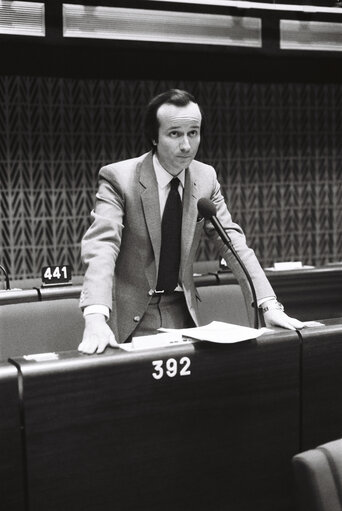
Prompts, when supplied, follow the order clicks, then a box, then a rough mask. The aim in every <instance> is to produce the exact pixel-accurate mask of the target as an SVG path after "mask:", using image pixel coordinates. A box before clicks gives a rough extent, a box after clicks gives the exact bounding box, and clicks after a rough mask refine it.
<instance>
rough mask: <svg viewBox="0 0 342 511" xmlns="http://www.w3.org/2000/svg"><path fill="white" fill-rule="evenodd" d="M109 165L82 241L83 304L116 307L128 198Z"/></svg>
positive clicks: (103, 170)
mask: <svg viewBox="0 0 342 511" xmlns="http://www.w3.org/2000/svg"><path fill="white" fill-rule="evenodd" d="M110 176H111V174H110V172H108V170H107V168H106V167H104V168H102V169H101V170H100V174H99V185H98V191H97V193H96V203H95V208H94V210H93V211H92V212H91V218H92V223H91V226H90V227H89V229H88V230H87V232H86V233H85V235H84V237H83V239H82V242H81V256H82V262H83V264H84V268H85V276H84V283H83V288H82V292H81V298H80V307H82V308H84V307H86V306H88V305H106V306H107V307H108V308H109V309H110V310H111V309H112V295H113V281H114V272H115V263H116V260H117V257H118V254H119V251H120V245H121V236H122V229H123V218H124V197H123V193H122V192H121V190H120V188H119V185H118V184H117V183H115V181H114V179H111V178H110Z"/></svg>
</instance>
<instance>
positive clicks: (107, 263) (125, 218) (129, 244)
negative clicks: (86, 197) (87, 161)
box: [80, 153, 274, 342]
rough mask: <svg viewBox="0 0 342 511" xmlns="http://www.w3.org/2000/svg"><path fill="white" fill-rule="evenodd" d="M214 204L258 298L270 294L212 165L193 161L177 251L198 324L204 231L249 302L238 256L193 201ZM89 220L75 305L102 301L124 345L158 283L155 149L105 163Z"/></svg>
mask: <svg viewBox="0 0 342 511" xmlns="http://www.w3.org/2000/svg"><path fill="white" fill-rule="evenodd" d="M202 197H205V198H207V199H209V200H211V201H213V202H214V204H215V205H216V209H217V217H218V219H219V220H220V221H221V223H222V225H223V227H224V228H225V229H227V232H228V233H229V236H230V238H231V240H232V242H233V245H234V247H235V249H236V250H237V252H238V253H239V255H240V257H241V259H242V261H243V262H244V264H245V266H246V267H247V269H248V271H249V273H250V275H251V277H252V280H253V283H254V286H255V289H256V295H257V298H258V300H260V299H262V298H266V297H269V296H274V291H273V289H272V287H271V285H270V284H269V282H268V280H267V278H266V276H265V274H264V272H263V270H262V268H261V267H260V265H259V262H258V260H257V258H256V256H255V254H254V252H253V250H252V249H250V248H248V246H247V244H246V240H245V236H244V234H243V232H242V230H241V228H240V227H239V226H238V225H237V224H235V223H233V221H232V218H231V215H230V213H229V211H228V209H227V206H226V204H225V201H224V198H223V196H222V194H221V191H220V185H219V183H218V181H217V177H216V172H215V170H214V169H213V167H211V166H209V165H206V164H204V163H201V162H198V161H196V160H194V161H193V162H192V163H191V164H190V166H189V168H188V169H186V177H185V185H184V193H183V220H182V249H181V264H180V272H179V282H180V284H181V285H182V287H183V290H184V295H185V299H186V303H187V306H188V309H189V312H190V314H191V316H192V318H193V320H194V321H195V323H196V324H199V319H198V305H197V299H198V297H197V296H196V289H195V285H194V280H193V262H194V259H195V255H196V251H197V248H198V245H199V242H200V238H201V233H202V231H203V228H204V229H205V231H206V233H207V235H208V236H210V237H211V238H212V239H213V240H214V241H215V242H216V244H217V246H218V248H219V253H220V255H221V256H222V257H224V258H225V260H226V261H227V264H228V266H229V267H230V268H231V270H232V271H233V273H234V274H235V276H236V278H237V279H238V281H239V283H240V284H241V286H242V289H243V291H244V295H245V299H246V301H247V302H249V304H251V301H252V299H251V295H250V290H249V285H248V283H247V281H246V278H245V275H244V274H243V272H242V271H241V268H240V266H239V264H238V263H237V262H236V259H235V257H234V256H233V255H232V254H231V253H230V252H229V251H228V249H227V248H226V246H225V245H224V244H223V243H222V241H221V239H220V238H219V237H218V235H217V233H216V231H215V229H214V228H213V227H212V225H211V223H210V222H208V221H205V220H204V219H203V218H202V219H201V218H199V214H198V211H197V201H198V200H199V199H200V198H202ZM91 216H92V219H93V221H92V224H91V226H90V228H89V229H88V231H87V232H86V234H85V236H84V238H83V240H82V259H83V263H84V265H85V277H84V284H83V289H82V293H81V299H80V307H82V308H83V307H86V306H88V305H94V304H96V305H106V306H107V307H108V308H109V309H110V310H111V318H110V323H109V324H110V326H111V327H112V329H113V331H114V333H115V336H116V339H117V341H118V342H124V341H125V340H126V339H127V338H128V337H129V336H130V335H131V334H132V332H133V330H134V329H135V327H136V326H137V320H138V319H139V318H140V317H142V316H143V314H144V313H145V311H146V309H147V307H148V304H149V302H150V300H151V295H152V291H153V290H155V288H156V283H157V276H158V265H159V255H160V245H161V217H160V206H159V196H158V184H157V180H156V176H155V172H154V168H153V164H152V153H147V154H144V155H142V156H140V157H138V158H133V159H129V160H125V161H121V162H118V163H114V164H110V165H107V166H105V167H103V168H102V169H101V170H100V173H99V186H98V192H97V194H96V205H95V209H94V210H93V211H92V213H91Z"/></svg>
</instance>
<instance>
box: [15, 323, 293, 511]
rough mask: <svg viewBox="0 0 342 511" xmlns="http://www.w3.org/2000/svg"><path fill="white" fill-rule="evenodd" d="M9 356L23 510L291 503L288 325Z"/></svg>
mask: <svg viewBox="0 0 342 511" xmlns="http://www.w3.org/2000/svg"><path fill="white" fill-rule="evenodd" d="M170 359H171V360H173V361H176V362H170ZM168 361H169V362H168ZM16 362H17V363H18V364H19V365H20V367H21V370H22V374H23V388H24V409H25V432H26V442H27V470H28V483H29V489H30V490H29V508H30V509H32V510H34V511H46V509H49V511H57V510H58V511H64V510H65V509H72V510H73V511H78V510H80V511H81V510H82V511H87V510H89V511H94V509H96V510H97V511H102V510H106V511H107V510H108V509H114V508H116V509H119V510H120V511H128V510H129V511H136V510H137V509H139V511H145V510H146V511H153V510H156V511H157V510H158V511H159V510H160V509H163V510H166V511H168V510H170V511H171V510H172V511H175V510H176V509H177V510H180V511H183V510H196V511H201V510H205V511H208V510H215V511H221V510H222V511H223V510H224V511H227V509H229V510H234V511H251V510H253V511H258V510H260V511H268V510H269V511H278V510H279V511H285V510H286V511H289V510H290V509H291V508H292V497H291V487H292V474H291V465H290V460H291V457H292V456H293V455H294V454H295V453H296V452H298V449H299V436H298V430H299V422H298V410H299V393H298V385H299V340H298V337H297V334H296V333H295V332H289V331H283V332H281V333H279V334H277V335H271V336H264V337H263V338H260V339H259V340H257V341H255V340H253V341H248V342H245V343H239V344H234V345H213V344H210V343H195V344H187V345H182V346H174V347H172V348H167V349H163V350H161V349H155V350H149V351H146V352H140V353H133V354H132V353H126V352H123V351H121V350H120V351H119V350H107V352H106V353H105V354H104V355H102V356H86V355H82V354H78V353H76V352H74V353H71V352H68V353H60V354H59V358H58V359H57V360H50V361H46V362H33V361H30V362H28V361H26V360H24V359H19V358H18V359H16ZM175 363H176V364H177V374H175V375H174V367H175ZM188 364H190V365H188ZM189 371H190V374H187V373H188V372H189ZM153 374H154V375H155V377H154V376H153ZM161 374H162V376H161V377H160V375H161Z"/></svg>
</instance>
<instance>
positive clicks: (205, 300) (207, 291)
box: [197, 284, 253, 326]
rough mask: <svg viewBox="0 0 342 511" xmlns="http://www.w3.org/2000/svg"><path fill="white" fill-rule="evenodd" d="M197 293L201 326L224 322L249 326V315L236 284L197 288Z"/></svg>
mask: <svg viewBox="0 0 342 511" xmlns="http://www.w3.org/2000/svg"><path fill="white" fill-rule="evenodd" d="M197 293H198V295H199V297H200V300H201V301H199V303H198V307H199V314H200V323H201V325H206V324H208V323H210V322H211V321H225V322H226V323H234V324H236V325H241V326H251V320H250V315H249V314H248V311H247V307H246V303H245V299H244V296H243V293H242V290H241V287H240V286H239V285H238V284H223V285H215V286H203V287H199V288H197ZM251 309H252V308H251ZM251 313H252V314H253V311H251Z"/></svg>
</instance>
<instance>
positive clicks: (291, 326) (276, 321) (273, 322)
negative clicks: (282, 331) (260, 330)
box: [264, 309, 324, 330]
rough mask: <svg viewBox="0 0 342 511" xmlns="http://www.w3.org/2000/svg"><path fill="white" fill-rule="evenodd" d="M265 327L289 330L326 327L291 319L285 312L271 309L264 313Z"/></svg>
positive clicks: (314, 322)
mask: <svg viewBox="0 0 342 511" xmlns="http://www.w3.org/2000/svg"><path fill="white" fill-rule="evenodd" d="M264 320H265V325H266V326H267V327H268V328H272V326H273V327H274V326H278V327H281V328H287V329H288V330H301V329H302V328H305V327H315V326H324V325H323V323H319V322H318V321H305V322H303V321H299V320H298V319H295V318H291V317H290V316H288V315H287V314H285V312H283V311H282V310H279V309H271V310H268V311H267V312H264Z"/></svg>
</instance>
